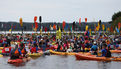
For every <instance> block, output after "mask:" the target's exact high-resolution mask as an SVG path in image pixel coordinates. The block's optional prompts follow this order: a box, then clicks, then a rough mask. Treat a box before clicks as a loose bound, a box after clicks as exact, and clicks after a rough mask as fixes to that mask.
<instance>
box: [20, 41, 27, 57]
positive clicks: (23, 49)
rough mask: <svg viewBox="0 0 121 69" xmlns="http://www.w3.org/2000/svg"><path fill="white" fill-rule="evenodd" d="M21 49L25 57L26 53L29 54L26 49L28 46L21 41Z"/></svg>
mask: <svg viewBox="0 0 121 69" xmlns="http://www.w3.org/2000/svg"><path fill="white" fill-rule="evenodd" d="M19 49H20V50H21V53H22V54H23V57H25V55H26V54H27V51H26V48H25V44H24V43H20V47H19Z"/></svg>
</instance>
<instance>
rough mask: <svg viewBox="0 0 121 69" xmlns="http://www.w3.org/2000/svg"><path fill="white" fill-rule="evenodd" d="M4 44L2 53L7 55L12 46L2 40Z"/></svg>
mask: <svg viewBox="0 0 121 69" xmlns="http://www.w3.org/2000/svg"><path fill="white" fill-rule="evenodd" d="M4 45H5V47H4V48H3V50H2V55H7V56H8V55H9V53H10V51H11V49H12V47H11V46H9V45H8V43H7V42H4Z"/></svg>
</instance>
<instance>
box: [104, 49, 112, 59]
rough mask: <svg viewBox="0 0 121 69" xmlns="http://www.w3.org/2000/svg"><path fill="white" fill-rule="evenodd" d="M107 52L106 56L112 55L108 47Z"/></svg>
mask: <svg viewBox="0 0 121 69" xmlns="http://www.w3.org/2000/svg"><path fill="white" fill-rule="evenodd" d="M106 51H107V53H106V56H105V57H111V52H110V50H108V49H106Z"/></svg>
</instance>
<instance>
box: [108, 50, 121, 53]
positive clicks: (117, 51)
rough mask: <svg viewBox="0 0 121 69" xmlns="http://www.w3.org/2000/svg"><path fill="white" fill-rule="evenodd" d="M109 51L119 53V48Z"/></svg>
mask: <svg viewBox="0 0 121 69" xmlns="http://www.w3.org/2000/svg"><path fill="white" fill-rule="evenodd" d="M110 51H111V53H121V50H110Z"/></svg>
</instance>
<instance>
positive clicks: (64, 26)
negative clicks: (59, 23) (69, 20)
mask: <svg viewBox="0 0 121 69" xmlns="http://www.w3.org/2000/svg"><path fill="white" fill-rule="evenodd" d="M65 24H66V22H65V21H63V29H64V27H65Z"/></svg>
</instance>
